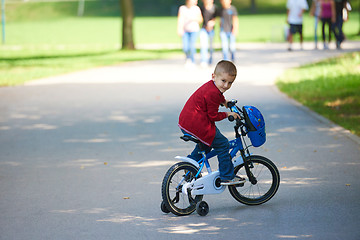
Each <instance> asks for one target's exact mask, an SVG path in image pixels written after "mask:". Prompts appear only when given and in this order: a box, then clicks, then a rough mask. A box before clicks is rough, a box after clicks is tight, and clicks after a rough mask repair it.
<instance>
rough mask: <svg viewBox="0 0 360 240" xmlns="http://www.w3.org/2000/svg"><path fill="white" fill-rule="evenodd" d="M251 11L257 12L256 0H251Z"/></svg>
mask: <svg viewBox="0 0 360 240" xmlns="http://www.w3.org/2000/svg"><path fill="white" fill-rule="evenodd" d="M250 5H251V12H252V13H256V0H250Z"/></svg>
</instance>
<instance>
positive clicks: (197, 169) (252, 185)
mask: <svg viewBox="0 0 360 240" xmlns="http://www.w3.org/2000/svg"><path fill="white" fill-rule="evenodd" d="M236 102H237V101H236V100H232V101H231V102H229V103H228V107H229V108H230V109H231V111H232V112H236V113H238V114H239V115H240V116H241V118H238V119H236V124H235V127H234V130H235V139H234V140H231V141H229V145H230V156H231V158H232V159H233V160H232V161H233V164H234V173H235V175H238V176H242V177H245V179H246V182H245V183H242V184H238V185H230V186H228V188H229V191H230V193H231V195H232V196H233V197H234V198H235V199H236V200H237V201H239V202H241V203H243V204H246V205H259V204H263V203H265V202H267V201H269V200H270V199H271V198H272V197H273V196H274V195H275V193H276V192H277V190H278V188H279V184H280V174H279V171H278V169H277V167H276V166H275V164H274V163H273V162H272V161H270V160H269V159H267V158H266V157H263V156H259V155H252V154H251V153H250V152H249V147H251V146H253V147H259V146H261V145H262V144H264V143H265V141H266V134H265V121H264V118H263V116H262V114H261V112H260V111H259V110H258V109H257V108H255V107H253V106H243V107H242V109H240V108H239V107H238V106H236ZM231 117H232V116H230V117H229V120H230V121H234V118H233V117H232V118H231ZM239 130H240V132H239ZM244 136H248V137H249V138H250V141H251V145H247V144H246V142H245V139H244ZM181 139H183V140H184V141H192V142H194V143H197V144H199V147H200V149H201V151H200V154H201V155H202V156H203V157H202V159H201V160H199V161H198V162H197V161H195V160H193V159H191V158H189V157H180V156H177V157H176V159H179V160H180V162H178V163H176V164H174V165H173V166H171V167H170V169H169V170H168V171H167V173H166V174H165V176H164V179H163V182H162V189H161V190H162V191H161V193H162V199H163V201H162V203H161V210H162V211H163V212H164V213H169V212H172V213H173V214H175V215H178V216H184V215H189V214H191V213H193V212H194V211H195V210H196V211H197V213H198V214H199V215H201V216H205V215H207V213H208V212H209V206H208V204H207V203H206V202H205V201H203V200H202V199H203V196H204V195H207V194H220V193H222V192H223V191H224V190H225V188H226V186H224V185H221V180H220V173H219V171H218V170H217V171H212V170H211V167H210V164H209V161H208V159H210V158H212V157H215V156H216V153H215V151H214V150H212V151H210V152H209V153H207V154H206V152H205V150H204V149H205V148H204V145H203V144H202V143H201V142H200V141H199V140H198V139H196V138H195V137H193V136H191V135H187V134H186V135H184V136H182V137H181ZM244 145H245V147H244ZM238 153H239V154H238ZM204 167H206V169H207V172H205V173H203V169H204Z"/></svg>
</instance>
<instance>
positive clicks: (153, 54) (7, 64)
mask: <svg viewBox="0 0 360 240" xmlns="http://www.w3.org/2000/svg"><path fill="white" fill-rule="evenodd" d="M351 19H352V20H351V21H349V22H347V23H345V26H344V29H345V33H346V35H347V37H348V39H351V40H352V39H360V37H358V36H356V34H357V31H358V22H357V21H356V15H355V14H354V15H353V17H352V18H351ZM176 21H177V19H176V17H137V18H135V20H134V37H135V44H136V45H137V46H141V44H160V46H161V44H169V43H170V44H177V46H180V45H181V39H180V38H179V37H178V36H177V34H176ZM239 22H240V26H239V36H238V39H237V41H238V42H270V41H283V26H284V24H285V15H284V14H263V15H245V16H243V15H241V16H239ZM304 27H305V28H304V31H305V40H312V38H313V37H312V36H313V31H312V29H313V19H312V18H310V17H309V16H308V15H306V17H305V25H304ZM218 30H219V27H217V31H218ZM215 42H217V43H219V42H220V40H219V37H218V34H217V37H216V38H215ZM120 46H121V19H120V18H119V17H61V18H51V19H48V20H46V21H44V20H32V21H31V20H27V21H9V22H7V24H6V44H3V45H0V86H11V85H18V84H22V83H24V82H27V81H30V80H33V79H37V78H42V77H47V76H52V75H57V74H62V73H68V72H71V71H76V70H81V69H87V68H92V67H97V66H105V65H114V64H119V63H123V62H126V61H136V60H146V59H158V58H164V57H168V56H169V55H172V54H174V53H180V49H175V50H172V51H169V50H166V51H165V50H153V51H150V50H148V51H145V50H137V51H132V52H129V51H120V50H119V49H120Z"/></svg>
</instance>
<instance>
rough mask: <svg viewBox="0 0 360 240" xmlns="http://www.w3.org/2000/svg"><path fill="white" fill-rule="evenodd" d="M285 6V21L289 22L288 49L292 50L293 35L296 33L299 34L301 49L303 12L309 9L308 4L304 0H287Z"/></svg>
mask: <svg viewBox="0 0 360 240" xmlns="http://www.w3.org/2000/svg"><path fill="white" fill-rule="evenodd" d="M286 8H287V23H288V24H290V33H289V37H288V41H289V48H288V50H289V51H291V50H292V43H293V35H294V34H296V33H299V34H300V45H301V49H302V43H303V34H302V28H303V14H304V12H305V11H306V10H308V9H309V6H308V4H307V2H306V0H287V3H286Z"/></svg>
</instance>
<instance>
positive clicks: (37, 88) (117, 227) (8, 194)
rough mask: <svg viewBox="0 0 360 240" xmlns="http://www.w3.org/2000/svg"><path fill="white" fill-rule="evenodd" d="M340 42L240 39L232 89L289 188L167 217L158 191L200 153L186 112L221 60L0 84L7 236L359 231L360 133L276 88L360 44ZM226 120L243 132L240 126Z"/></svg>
mask: <svg viewBox="0 0 360 240" xmlns="http://www.w3.org/2000/svg"><path fill="white" fill-rule="evenodd" d="M294 46H295V47H296V44H294ZM332 47H333V46H332ZM343 47H344V49H343V50H342V51H337V50H329V51H323V50H318V51H315V50H312V44H310V43H308V44H306V45H305V50H303V51H300V50H295V51H292V52H287V51H286V50H285V49H286V45H285V44H242V45H239V50H238V54H237V59H236V64H237V66H238V72H239V74H238V77H237V79H236V82H235V83H234V85H233V87H232V88H231V89H230V90H229V91H228V92H226V93H225V96H226V98H227V99H232V98H234V99H237V100H238V101H239V104H240V105H254V106H257V107H258V108H259V109H260V110H261V111H262V113H263V114H264V117H265V121H266V124H267V142H266V143H265V144H264V145H263V146H262V147H260V148H256V149H253V153H256V154H260V155H264V156H266V157H268V158H270V159H271V160H273V162H274V163H275V164H276V165H277V166H278V168H279V170H280V175H281V184H280V188H279V191H278V193H277V194H276V195H275V196H274V198H273V199H271V200H270V201H269V202H267V203H265V204H263V205H260V206H254V207H249V206H245V205H242V204H240V203H238V202H237V201H235V200H234V199H233V198H232V197H231V195H230V194H229V192H228V191H227V190H226V191H225V192H223V193H222V194H220V195H209V196H205V197H204V200H205V201H207V203H208V204H209V206H210V212H209V214H208V215H207V216H206V217H200V216H199V215H197V214H196V213H194V214H192V215H189V216H185V217H175V216H174V215H172V214H164V213H162V212H161V210H160V202H161V191H160V189H161V182H162V178H163V176H164V174H165V172H166V171H167V169H168V168H169V167H170V166H171V165H172V164H173V163H175V159H174V157H175V156H177V155H187V154H188V152H189V151H191V150H192V148H193V145H192V144H191V143H184V142H183V141H181V140H180V139H179V136H180V131H179V129H178V127H177V118H178V114H179V112H180V110H181V108H182V106H183V105H184V103H185V101H186V100H187V98H188V97H189V96H190V94H191V93H192V92H193V91H194V90H195V89H196V88H197V87H199V86H200V85H201V84H202V83H204V82H206V81H208V80H210V78H211V72H212V71H213V66H211V67H210V68H200V67H194V68H191V69H189V68H185V67H184V64H183V59H179V58H174V59H167V60H159V61H144V62H136V63H128V64H123V65H119V66H112V67H103V68H96V69H91V70H87V71H80V72H76V73H72V74H67V75H62V76H56V77H51V78H47V79H40V80H37V81H33V82H31V83H29V84H27V85H25V86H18V87H6V88H0V212H1V215H0V239H1V240H8V239H11V240H17V239H24V240H25V239H26V240H39V239H53V240H55V239H59V240H60V239H61V240H63V239H87V240H88V239H97V240H98V239H184V238H186V239H354V240H356V239H360V229H359V224H360V204H359V199H360V178H359V172H360V141H359V138H358V137H356V136H353V135H351V134H350V133H348V132H347V131H346V130H344V129H342V128H341V127H338V126H336V125H334V124H332V123H331V122H329V121H327V120H325V119H323V118H322V117H319V116H318V115H317V114H314V113H313V112H311V111H309V110H308V109H306V108H304V107H302V106H300V105H299V104H297V103H296V102H294V101H293V100H291V99H289V98H287V97H286V96H284V95H283V94H282V93H280V92H279V91H278V90H277V89H276V87H274V80H275V78H276V77H277V76H278V75H279V74H281V73H282V72H283V71H284V70H285V69H286V68H290V67H295V66H299V65H301V64H305V63H309V62H313V61H317V60H320V59H323V58H327V57H331V56H335V55H338V54H341V53H344V52H347V51H359V50H360V43H359V42H345V43H344V45H343ZM220 58H221V56H220V53H216V56H215V59H217V60H220ZM218 126H219V128H220V129H221V131H222V132H223V133H225V134H226V135H227V136H228V137H229V138H232V137H233V132H232V131H233V130H232V129H233V128H232V123H230V122H228V121H222V122H221V123H219V124H218ZM211 164H212V167H213V168H215V169H216V166H217V163H216V159H215V160H213V161H212V162H211Z"/></svg>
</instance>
